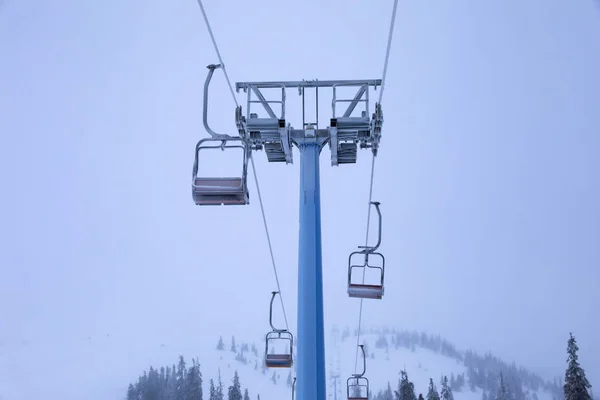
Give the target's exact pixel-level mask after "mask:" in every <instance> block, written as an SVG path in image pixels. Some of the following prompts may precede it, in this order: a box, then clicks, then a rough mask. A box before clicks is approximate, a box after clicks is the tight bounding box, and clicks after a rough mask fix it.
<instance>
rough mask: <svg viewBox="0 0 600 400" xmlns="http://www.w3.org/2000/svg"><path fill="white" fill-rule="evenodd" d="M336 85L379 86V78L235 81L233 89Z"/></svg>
mask: <svg viewBox="0 0 600 400" xmlns="http://www.w3.org/2000/svg"><path fill="white" fill-rule="evenodd" d="M333 85H336V86H363V85H367V86H373V87H377V86H381V79H363V80H339V81H319V80H316V79H315V80H310V81H282V82H236V84H235V90H236V91H237V92H239V91H240V89H243V90H244V91H246V90H247V89H248V88H249V87H251V86H255V87H257V88H259V89H263V88H280V87H282V86H284V87H286V88H303V87H332V86H333Z"/></svg>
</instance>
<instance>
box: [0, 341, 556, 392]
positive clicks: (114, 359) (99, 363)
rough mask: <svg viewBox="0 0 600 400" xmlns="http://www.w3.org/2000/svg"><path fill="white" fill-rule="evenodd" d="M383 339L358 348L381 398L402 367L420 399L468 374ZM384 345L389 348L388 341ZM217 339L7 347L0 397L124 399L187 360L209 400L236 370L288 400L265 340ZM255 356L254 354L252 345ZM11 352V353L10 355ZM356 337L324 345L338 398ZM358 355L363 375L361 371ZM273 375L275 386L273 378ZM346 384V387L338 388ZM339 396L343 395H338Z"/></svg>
mask: <svg viewBox="0 0 600 400" xmlns="http://www.w3.org/2000/svg"><path fill="white" fill-rule="evenodd" d="M381 336H382V335H381V334H363V335H361V339H360V341H361V343H365V344H366V348H367V351H368V357H367V374H366V376H367V377H368V378H369V381H370V383H371V391H372V392H373V393H377V392H378V391H379V390H380V389H384V388H385V387H386V386H387V383H388V382H390V383H391V385H392V388H394V389H395V388H396V386H397V383H398V378H399V372H400V370H402V369H405V370H406V371H407V373H408V377H409V379H410V380H411V381H412V382H413V383H414V384H415V391H416V392H417V394H418V393H423V394H424V395H425V394H426V392H427V387H428V384H429V378H430V377H431V378H433V380H434V382H435V383H436V385H437V386H438V389H439V388H440V384H439V381H440V377H441V376H442V375H446V376H448V378H450V376H451V374H452V373H453V374H454V375H455V376H457V375H459V374H461V373H465V376H466V368H465V366H464V365H463V363H461V362H458V361H456V360H455V359H453V358H450V357H446V356H443V355H440V354H437V353H434V352H433V351H430V350H428V349H424V348H420V347H415V348H414V351H413V350H411V349H407V348H404V347H398V348H396V346H392V345H390V346H388V347H387V349H386V348H385V347H384V348H382V347H379V348H378V347H377V346H376V342H377V341H378V340H381ZM386 338H387V340H388V342H389V343H392V337H391V335H387V337H386ZM218 339H219V338H218V337H217V338H213V339H212V340H207V341H204V342H202V341H200V340H199V341H198V344H197V345H196V346H193V347H194V353H190V352H189V348H190V346H189V345H187V344H186V345H184V344H181V345H174V344H161V343H150V341H148V342H144V340H143V339H142V338H140V339H137V340H132V338H119V337H113V336H110V337H109V336H106V337H100V338H94V339H91V338H90V339H85V340H80V341H77V342H69V341H65V342H63V343H53V345H52V346H48V345H44V346H39V345H38V346H36V345H35V344H31V343H29V344H21V345H20V346H12V347H7V346H6V345H5V346H3V347H2V351H0V371H2V372H3V374H2V376H1V377H0V399H1V400H21V399H23V400H30V399H34V398H46V399H61V400H68V399H77V400H81V399H86V400H95V399H98V400H100V399H102V400H118V399H124V398H125V394H126V390H127V386H128V384H129V383H130V382H132V383H135V382H136V381H137V378H138V376H139V375H140V374H142V372H143V371H144V370H147V369H148V368H149V367H150V366H153V367H154V368H160V367H161V366H167V365H169V366H172V365H173V364H176V363H177V361H178V356H179V355H180V354H182V355H183V356H184V358H185V361H186V362H187V363H188V365H189V364H191V359H192V357H194V358H197V359H198V360H199V361H200V365H201V372H202V375H203V379H204V384H203V389H204V393H205V396H206V397H208V388H209V379H210V378H212V379H213V380H214V381H215V383H216V380H217V377H218V375H219V371H220V374H221V378H222V381H223V384H224V386H225V388H227V387H228V386H229V385H230V384H231V382H232V379H233V375H234V372H235V371H236V370H237V371H238V373H239V376H240V380H241V385H242V388H243V389H244V388H248V390H249V393H250V397H251V399H253V400H254V399H256V395H257V394H260V397H261V399H262V400H269V399H272V400H275V399H277V400H281V399H291V388H290V387H289V386H288V384H287V378H288V374H289V370H288V369H268V370H266V371H264V370H263V368H262V360H263V351H264V338H263V337H258V338H254V340H251V338H248V339H246V338H242V337H236V338H235V339H236V341H237V347H238V352H237V353H236V352H232V351H230V347H231V336H224V337H223V340H224V346H225V348H224V350H221V351H219V350H217V349H216V345H217V342H218ZM243 343H246V344H247V345H248V351H245V352H244V354H243V355H244V357H245V358H246V362H245V363H244V362H242V361H240V360H238V359H236V358H239V353H240V352H239V350H240V349H241V345H242V344H243ZM253 344H254V345H255V346H256V349H257V352H256V354H254V353H253V352H252V345H253ZM9 349H10V352H9V351H8V350H9ZM355 350H356V336H353V335H349V336H347V337H346V338H345V339H344V340H342V339H341V338H340V337H338V339H337V341H332V342H330V343H328V345H327V360H328V362H327V368H328V371H327V374H328V377H329V376H330V375H331V373H339V375H340V379H339V380H338V397H337V398H338V400H339V399H341V398H343V397H344V396H345V394H346V389H345V385H346V379H347V378H348V377H349V376H350V375H351V374H352V373H353V372H354V365H355V354H356V352H355ZM360 363H361V359H360V357H359V366H358V370H359V371H360V370H361V367H362V365H361V364H360ZM274 372H275V374H276V377H277V379H276V382H275V383H274V382H273V380H272V377H273V373H274ZM328 381H329V384H330V387H329V389H328V395H329V398H331V399H334V390H333V380H332V379H328ZM340 383H341V387H340ZM454 395H455V399H456V400H480V399H481V398H482V392H481V390H480V389H478V390H476V391H474V392H472V391H470V389H469V388H468V385H467V386H466V387H465V388H464V389H463V390H462V392H456V391H455V392H454ZM340 396H341V397H340ZM537 396H538V399H539V400H550V399H551V397H550V395H549V394H547V393H545V392H542V391H538V392H537Z"/></svg>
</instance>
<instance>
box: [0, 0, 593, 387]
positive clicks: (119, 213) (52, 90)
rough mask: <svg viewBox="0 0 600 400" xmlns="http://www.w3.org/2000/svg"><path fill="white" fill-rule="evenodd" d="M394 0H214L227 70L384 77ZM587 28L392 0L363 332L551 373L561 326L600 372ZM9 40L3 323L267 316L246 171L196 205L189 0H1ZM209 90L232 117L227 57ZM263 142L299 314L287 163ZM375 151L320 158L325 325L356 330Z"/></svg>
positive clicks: (11, 332) (282, 262) (7, 332)
mask: <svg viewBox="0 0 600 400" xmlns="http://www.w3.org/2000/svg"><path fill="white" fill-rule="evenodd" d="M392 3H393V2H392V1H383V0H377V1H371V2H348V1H338V0H336V1H333V0H332V1H326V2H325V1H305V2H302V3H301V2H282V1H280V0H278V1H275V0H261V1H259V2H245V1H236V2H216V1H206V3H205V7H206V11H207V13H208V15H209V18H210V21H211V24H212V26H213V30H214V33H215V36H216V39H217V42H218V44H219V46H220V50H221V52H222V55H223V57H224V61H225V63H226V65H227V68H228V73H229V75H230V77H231V79H232V80H234V81H253V80H299V79H303V78H304V79H313V78H319V79H362V78H379V77H380V76H381V69H382V66H383V56H384V51H385V45H386V38H387V29H388V24H389V16H390V13H391V8H392ZM599 22H600V15H599V14H598V12H597V8H596V6H595V5H594V4H593V2H591V1H581V2H573V1H567V0H554V1H541V0H538V1H529V2H522V1H517V0H510V1H505V2H489V1H486V2H483V1H480V2H475V1H466V0H457V1H453V2H451V3H450V2H436V3H431V2H428V3H426V2H417V1H412V2H406V1H404V2H400V5H399V8H398V16H397V22H396V30H395V35H394V44H393V48H392V54H391V58H390V65H389V71H388V80H387V82H386V89H385V96H384V99H383V113H384V118H385V122H384V126H383V142H382V148H381V151H380V156H379V157H378V160H377V163H376V167H375V187H374V199H375V200H378V201H381V203H382V212H383V215H384V238H383V243H382V246H381V251H382V252H383V253H384V254H385V256H386V259H387V271H388V273H387V275H386V282H387V284H386V294H385V297H384V300H382V301H379V302H378V301H365V307H364V317H363V318H364V324H365V326H369V325H382V324H385V325H394V326H399V327H403V328H407V329H419V330H420V329H424V330H427V331H429V332H432V333H440V334H442V335H443V336H445V337H446V338H448V339H450V340H451V341H453V342H455V343H456V344H457V345H459V346H460V347H472V348H475V349H478V350H482V351H485V350H488V349H489V350H492V351H493V352H494V353H496V354H498V355H499V356H501V357H503V358H505V359H506V360H516V361H517V362H518V363H521V364H524V365H525V366H527V367H530V368H532V369H534V370H536V371H539V372H543V373H548V374H551V375H556V374H562V373H563V370H564V366H565V357H566V356H565V350H566V341H567V339H568V333H569V331H573V332H574V333H575V334H576V336H577V339H578V341H579V344H580V348H581V362H582V364H583V366H584V368H586V370H587V371H588V374H589V376H590V378H591V379H592V381H593V383H596V385H600V381H598V379H597V377H598V376H599V374H600V361H599V360H600V345H599V344H598V343H597V341H596V340H595V339H596V338H597V337H598V334H599V331H598V322H597V317H595V316H594V315H596V314H597V311H596V309H597V307H598V305H599V304H600V294H599V292H598V291H597V288H598V284H599V283H600V272H598V263H599V261H600V246H599V243H600V206H599V204H600V180H599V179H598V171H600V161H599V159H598V155H597V154H598V151H599V150H600V135H599V133H600V114H599V113H598V111H597V110H598V104H600V78H599V75H598V72H597V71H600V23H599ZM0 54H1V55H2V56H1V57H2V58H1V60H0V93H1V95H0V132H2V135H3V138H4V145H3V146H2V157H0V160H1V161H0V163H1V164H0V166H1V169H0V171H1V172H0V174H1V175H0V177H1V179H2V182H3V185H4V192H3V193H4V196H2V200H1V202H2V208H1V209H2V211H1V212H2V224H1V226H2V229H1V231H0V232H1V234H2V251H1V252H0V257H2V259H1V265H2V279H0V341H2V342H3V343H7V344H10V343H21V341H22V340H28V341H30V342H32V343H33V342H35V343H38V344H39V343H42V344H44V345H45V346H47V347H48V348H51V347H52V348H53V347H55V346H57V343H69V342H72V341H73V340H74V338H77V339H78V340H79V338H84V337H87V336H100V335H105V334H106V333H111V335H113V336H120V337H126V338H130V340H131V341H132V342H133V341H135V340H136V338H140V337H143V338H144V340H145V341H147V342H148V343H152V342H155V343H162V342H178V343H185V346H187V347H185V346H184V348H186V349H189V351H190V352H193V351H194V346H195V345H196V342H198V341H202V340H209V341H214V340H215V337H216V336H218V334H220V333H223V334H226V335H229V333H230V332H231V333H234V334H236V335H239V336H240V337H244V336H245V335H248V336H250V335H256V334H260V333H263V332H266V331H267V329H268V319H267V318H268V302H269V298H270V292H271V291H272V290H274V289H275V281H274V277H273V273H272V269H271V265H270V259H269V254H268V248H267V243H266V239H265V235H264V230H263V227H262V220H261V215H260V208H259V204H258V197H257V193H256V188H255V186H254V183H253V179H252V177H251V176H249V182H250V188H251V205H250V206H247V207H220V208H212V207H210V208H199V207H196V206H195V205H194V204H193V201H192V198H191V193H190V181H191V168H192V162H193V148H194V145H195V143H196V141H197V140H198V139H199V138H201V137H204V136H206V135H207V134H206V133H205V132H204V129H203V128H202V114H201V107H202V87H203V84H204V79H205V76H206V71H207V70H206V68H205V67H206V65H207V64H210V63H216V62H217V61H218V60H217V57H216V55H215V53H214V50H213V48H212V46H211V43H210V39H209V37H208V34H207V31H206V28H205V26H204V23H203V20H202V15H201V13H200V10H199V8H198V5H197V4H196V2H195V0H186V1H178V2H162V1H156V0H145V1H139V0H131V1H127V2H122V1H116V0H112V1H103V2H81V1H75V0H72V1H67V0H61V1H57V2H42V1H31V0H29V1H27V0H20V1H14V0H12V1H5V2H4V4H3V6H2V8H0ZM288 98H289V99H290V104H289V105H288V113H289V115H290V119H291V120H290V122H291V123H292V125H294V126H295V127H300V125H301V121H300V120H299V117H300V112H299V111H300V109H299V108H298V107H297V106H298V99H297V96H296V95H295V93H294V92H293V91H290V92H289V93H288ZM244 99H245V98H244V97H243V96H242V95H241V94H240V96H239V101H241V102H243V100H244ZM322 101H323V103H322V104H323V106H322V108H321V109H322V111H320V113H321V114H320V121H321V124H322V125H325V124H326V122H327V121H328V119H329V107H328V106H327V102H328V100H326V99H325V96H323V100H322ZM242 104H243V105H244V111H245V103H242ZM209 109H210V112H211V114H210V121H211V124H212V125H213V127H214V129H215V130H217V131H220V132H224V133H230V134H234V133H235V124H234V104H233V102H232V99H231V97H230V94H229V92H228V88H227V85H226V83H225V79H224V77H223V75H222V73H220V72H217V73H216V74H215V79H214V80H213V84H212V87H211V102H210V104H209ZM299 121H300V122H299ZM296 154H297V153H296ZM217 155H220V154H217ZM227 160H229V161H230V162H231V163H235V165H236V166H237V165H238V164H239V160H237V159H235V158H234V159H227ZM255 160H256V164H257V169H258V175H259V183H260V184H261V190H262V194H263V198H264V202H265V207H266V212H267V218H268V221H269V226H270V229H271V235H272V238H273V244H274V250H275V257H276V260H277V264H278V270H279V274H280V280H281V283H282V290H283V296H284V300H285V302H286V311H287V313H288V319H289V321H290V328H291V329H292V330H295V325H296V320H295V315H296V311H295V307H296V296H297V293H296V274H297V271H296V268H297V236H298V226H297V224H298V169H299V165H298V161H299V159H298V157H296V163H295V164H294V165H292V166H289V165H288V166H285V165H280V164H268V163H267V161H266V156H265V155H264V153H257V154H255ZM370 162H371V156H370V153H369V152H367V151H362V152H360V153H359V162H358V164H357V165H355V166H342V167H335V168H332V167H330V161H329V149H325V150H324V151H323V153H322V157H321V166H322V170H321V177H322V211H323V249H324V252H323V260H324V282H325V288H326V289H325V307H326V310H325V312H326V322H327V323H328V324H332V323H337V324H345V325H350V326H355V325H356V323H357V319H358V316H357V312H358V300H355V299H349V298H348V297H347V295H346V293H345V284H346V283H345V279H346V268H347V265H346V263H347V256H348V254H349V253H350V252H351V251H353V250H354V249H355V248H356V246H358V245H361V244H364V243H363V242H364V233H365V232H364V229H365V222H366V211H367V209H366V201H367V195H368V177H369V172H370V171H369V166H370ZM278 311H279V310H278ZM56 351H58V350H56ZM125 351H126V349H124V352H125ZM22 361H23V362H26V360H22ZM38 361H43V360H38ZM82 361H83V360H82ZM123 362H124V363H126V362H127V358H126V357H125V356H124V359H123ZM133 378H134V377H133V376H123V377H122V379H123V380H126V381H129V380H131V379H133ZM98 379H102V377H101V376H99V377H98Z"/></svg>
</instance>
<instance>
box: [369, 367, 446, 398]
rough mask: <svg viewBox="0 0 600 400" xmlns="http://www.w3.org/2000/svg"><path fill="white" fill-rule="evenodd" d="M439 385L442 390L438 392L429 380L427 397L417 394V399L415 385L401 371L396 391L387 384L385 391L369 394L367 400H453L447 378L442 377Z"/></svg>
mask: <svg viewBox="0 0 600 400" xmlns="http://www.w3.org/2000/svg"><path fill="white" fill-rule="evenodd" d="M440 385H441V388H442V390H441V391H440V392H438V390H437V387H436V385H435V384H434V383H433V379H431V378H429V388H428V390H427V395H426V396H425V398H424V397H423V394H422V393H419V396H418V398H417V395H416V392H415V385H414V384H413V383H412V382H411V381H410V380H409V379H408V374H407V373H406V371H401V372H400V379H399V380H398V389H396V390H394V391H392V387H391V386H390V384H389V383H388V385H387V388H386V389H385V390H380V391H379V393H377V394H376V395H373V394H372V393H370V394H369V400H424V399H427V400H454V394H453V393H452V388H451V387H450V384H449V382H448V377H446V376H443V377H442V379H441V381H440Z"/></svg>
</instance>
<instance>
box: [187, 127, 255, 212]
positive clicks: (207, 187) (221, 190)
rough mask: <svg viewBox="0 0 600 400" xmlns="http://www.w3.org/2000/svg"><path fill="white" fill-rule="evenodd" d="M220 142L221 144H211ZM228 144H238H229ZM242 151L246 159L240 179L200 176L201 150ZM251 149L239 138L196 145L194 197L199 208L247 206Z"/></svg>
mask: <svg viewBox="0 0 600 400" xmlns="http://www.w3.org/2000/svg"><path fill="white" fill-rule="evenodd" d="M211 142H212V143H214V142H220V143H219V144H209V143H211ZM228 142H237V143H235V144H228ZM230 148H238V149H242V150H243V153H244V159H243V164H242V173H241V176H239V177H206V176H198V155H199V153H200V150H206V149H221V150H225V149H230ZM248 158H249V149H248V145H247V143H246V141H245V140H244V139H242V138H238V137H233V136H230V137H226V138H205V139H202V140H200V141H199V142H198V144H197V145H196V154H195V159H194V168H193V180H192V195H193V198H194V202H195V203H196V205H199V206H218V205H245V204H248V203H249V193H248V185H247V182H246V176H247V171H248Z"/></svg>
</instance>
